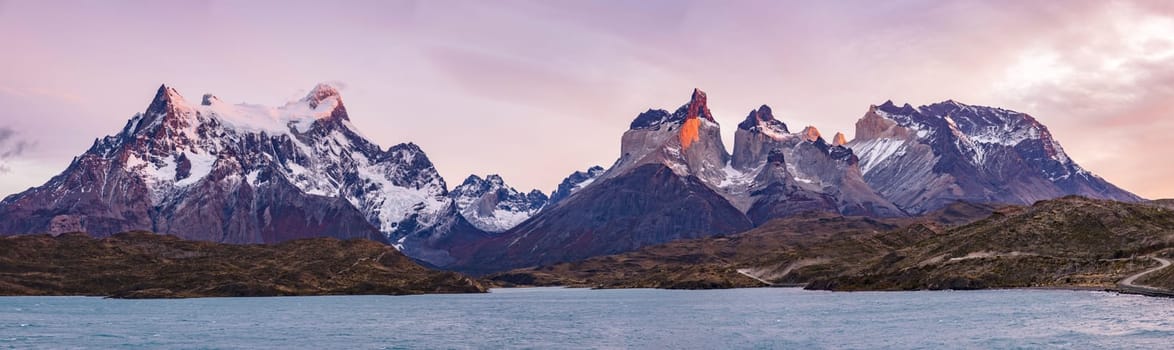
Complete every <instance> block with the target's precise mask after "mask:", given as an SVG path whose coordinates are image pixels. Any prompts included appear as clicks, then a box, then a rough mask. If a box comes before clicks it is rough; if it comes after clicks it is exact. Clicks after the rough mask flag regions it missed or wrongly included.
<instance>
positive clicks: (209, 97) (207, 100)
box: [200, 94, 220, 106]
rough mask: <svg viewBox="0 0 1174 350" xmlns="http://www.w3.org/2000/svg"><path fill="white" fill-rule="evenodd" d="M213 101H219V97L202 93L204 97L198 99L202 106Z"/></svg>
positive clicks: (208, 104) (209, 104)
mask: <svg viewBox="0 0 1174 350" xmlns="http://www.w3.org/2000/svg"><path fill="white" fill-rule="evenodd" d="M214 103H220V98H219V97H216V95H213V94H204V98H203V99H201V101H200V105H204V106H211V105H212V104H214Z"/></svg>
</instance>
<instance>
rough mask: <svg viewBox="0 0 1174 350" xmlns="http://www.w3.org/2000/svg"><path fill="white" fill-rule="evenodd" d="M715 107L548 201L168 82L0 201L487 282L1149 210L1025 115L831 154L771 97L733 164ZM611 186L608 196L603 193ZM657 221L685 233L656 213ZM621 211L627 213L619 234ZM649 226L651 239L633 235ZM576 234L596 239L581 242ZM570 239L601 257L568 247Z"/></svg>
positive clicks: (955, 113)
mask: <svg viewBox="0 0 1174 350" xmlns="http://www.w3.org/2000/svg"><path fill="white" fill-rule="evenodd" d="M707 103H708V96H707V95H706V93H705V92H703V91H701V90H700V89H694V90H693V91H692V93H691V94H690V97H689V100H688V102H686V103H685V104H683V105H681V106H680V107H678V108H677V109H675V111H674V112H672V113H670V112H668V111H667V110H664V109H649V110H648V111H646V112H643V113H639V114H638V115H637V116H636V117H635V118H634V119H633V120H632V122H631V123H630V125H629V129H628V130H627V131H626V132H624V134H623V135H622V137H621V142H620V143H621V145H620V146H621V147H620V155H619V157H618V158H617V160H616V161H615V163H614V164H613V165H612V166H610V167H607V168H604V167H599V166H594V167H590V168H588V169H587V170H586V171H577V172H575V173H572V174H571V175H570V176H568V177H567V178H566V179H565V180H564V181H563V182H562V183H561V184H559V185H558V187H557V188H556V189H555V191H553V192H551V193H550V195H547V194H546V193H543V192H542V191H538V190H531V191H529V192H525V191H520V190H517V189H515V188H513V187H510V186H508V185H507V184H506V183H505V181H504V179H502V178H501V177H500V176H497V175H487V176H486V177H484V178H482V177H480V176H477V175H470V176H469V177H467V178H466V179H465V181H463V182H462V183H461V184H460V185H458V186H455V187H453V188H452V189H451V190H450V189H449V188H448V184H447V183H446V182H445V179H444V178H443V177H442V176H441V175H440V174H439V172H438V171H437V170H436V169H435V167H434V166H433V163H432V161H431V160H430V159H429V158H428V157H427V155H426V154H425V152H424V151H423V150H422V149H421V148H420V147H419V146H417V145H415V144H413V143H411V142H406V143H400V144H397V145H393V146H391V147H387V148H382V147H380V146H379V145H377V144H375V143H374V142H372V141H370V140H369V139H367V138H366V137H364V136H362V134H361V133H359V132H358V130H357V129H356V128H355V127H354V125H353V124H351V123H350V116H349V115H348V113H347V111H346V107H345V105H344V104H343V99H342V96H341V93H340V92H339V91H338V89H336V88H334V87H333V86H331V85H328V84H318V85H316V86H315V87H314V88H313V89H312V90H311V91H310V92H309V93H308V94H307V95H306V96H305V97H303V98H301V99H298V100H295V101H291V102H289V103H287V104H285V105H284V106H280V107H265V106H256V105H247V104H236V105H232V104H228V103H225V102H223V101H222V100H221V99H220V98H218V97H216V96H215V95H212V94H205V95H204V96H203V98H202V99H201V100H200V103H199V104H198V105H195V104H192V103H190V102H188V100H186V99H185V98H184V97H183V96H182V95H181V94H180V93H179V92H178V91H177V90H176V89H174V88H172V87H169V86H167V85H161V86H160V87H159V89H158V90H157V91H156V94H155V96H154V98H153V99H152V100H151V103H150V104H149V106H148V107H147V109H146V111H144V112H142V113H138V114H136V115H135V116H133V117H132V118H130V119H129V120H128V121H127V123H126V125H125V126H124V127H123V129H122V130H121V131H120V132H118V133H116V134H113V135H109V136H106V137H104V138H99V139H96V140H95V142H94V144H93V145H92V146H91V147H90V148H89V149H88V150H87V151H86V152H85V153H83V154H82V155H81V156H79V157H77V158H75V159H74V161H73V162H72V163H71V164H70V166H69V167H68V168H66V170H65V171H63V172H62V173H61V174H59V175H57V176H54V177H53V178H52V179H50V180H49V181H48V182H46V184H44V185H42V186H38V187H35V188H32V189H29V190H27V191H25V192H21V193H18V194H13V195H10V196H8V197H6V198H5V199H4V200H3V201H0V234H12V233H31V232H68V231H89V232H92V233H94V234H96V235H98V236H103V235H108V234H112V233H114V232H122V231H129V230H151V231H156V232H161V233H173V234H178V235H180V236H182V237H184V238H192V239H200V240H210V241H217V242H230V243H277V242H281V241H285V240H290V239H297V238H306V237H317V236H332V237H338V238H368V239H374V240H379V241H383V242H386V243H389V244H392V245H394V246H395V247H397V248H398V249H400V250H402V251H403V252H405V254H408V255H409V256H411V257H413V258H415V259H418V260H420V261H423V262H425V263H428V264H430V265H433V266H439V267H444V268H454V269H479V270H482V271H489V269H507V268H514V267H521V266H528V265H529V264H537V263H552V262H560V261H558V260H560V259H561V260H565V259H580V258H583V257H586V256H590V255H591V254H604V253H616V252H618V251H617V249H619V250H632V249H636V248H639V247H640V246H642V245H646V244H656V243H663V242H664V241H667V240H673V239H679V238H696V237H701V236H707V235H714V234H725V233H733V232H734V231H737V230H745V229H748V228H750V227H754V226H758V225H761V224H764V223H766V222H768V221H770V220H772V219H776V218H784V217H789V216H795V215H802V214H804V213H808V212H813V211H814V212H827V213H834V214H837V215H863V216H870V217H903V216H909V215H916V214H920V213H924V212H926V211H931V210H935V209H938V208H941V207H943V206H945V205H948V203H952V202H953V201H957V200H967V201H975V202H984V203H1009V204H1029V203H1024V202H1027V201H1031V200H1035V199H1047V198H1054V197H1058V196H1062V195H1070V194H1082V195H1089V196H1093V197H1106V198H1112V199H1118V200H1125V201H1140V200H1141V198H1140V197H1137V196H1136V195H1133V194H1131V193H1129V192H1127V191H1124V190H1121V189H1120V188H1117V187H1116V186H1113V185H1112V184H1110V183H1108V182H1107V181H1104V180H1103V179H1100V178H1099V177H1097V176H1096V175H1093V174H1091V173H1090V172H1088V171H1087V170H1084V169H1083V168H1081V167H1080V166H1079V165H1076V163H1075V162H1074V161H1073V160H1071V158H1069V157H1068V156H1067V154H1066V153H1064V151H1063V148H1062V147H1061V146H1060V145H1059V142H1058V141H1056V140H1054V139H1052V138H1051V135H1050V133H1049V132H1048V130H1047V128H1046V127H1045V126H1043V124H1041V123H1039V122H1038V121H1037V120H1035V119H1034V118H1033V117H1031V116H1029V115H1026V114H1023V113H1018V112H1014V111H1009V110H1004V109H999V108H991V107H982V106H971V105H966V104H962V103H959V102H956V101H952V100H947V101H944V102H941V103H935V104H931V105H926V106H922V107H913V106H911V105H909V104H904V105H903V106H897V105H896V104H895V103H893V102H891V101H888V102H886V103H882V104H881V105H873V106H871V107H870V108H869V111H868V112H867V113H866V114H865V115H864V117H862V118H861V119H860V120H859V121H858V122H857V130H856V137H855V138H854V139H852V140H850V141H849V140H846V137H845V136H844V135H843V134H842V133H837V134H836V136H834V137H833V138H832V139H831V142H829V141H828V140H825V139H824V137H823V135H822V134H821V133H820V131H819V130H818V129H817V128H816V127H815V126H806V127H804V128H803V129H802V130H801V131H798V132H794V133H792V132H791V131H790V129H789V128H788V126H787V124H786V123H785V122H783V121H782V120H780V119H779V118H777V117H776V116H774V115H773V111H772V110H771V108H770V107H769V106H767V105H762V106H760V107H758V108H755V109H752V110H751V111H750V112H749V114H748V115H747V116H746V118H744V119H743V120H742V121H741V122H740V123H738V124H737V125H736V130H735V137H734V147H733V151H732V152H731V151H730V150H729V149H727V148H726V147H725V145H724V144H723V141H722V138H721V131H720V124H719V123H718V122H717V119H715V117H714V115H713V114H712V112H711V111H710V109H709V107H708V105H707ZM1023 169H1026V170H1023ZM975 174H977V175H975ZM605 184H608V185H606V186H608V187H607V188H609V190H607V191H603V190H597V189H595V188H599V187H601V186H605ZM619 184H624V185H619ZM905 184H911V185H905ZM640 186H645V187H648V188H662V189H665V190H667V191H669V192H667V193H649V192H647V189H646V188H639V187H640ZM608 191H610V193H609V192H608ZM674 191H675V192H674ZM625 196H627V197H625ZM584 198H590V199H584ZM619 198H628V200H635V199H636V198H642V199H639V200H642V201H647V200H652V199H654V198H655V199H656V201H660V202H663V203H691V204H689V205H698V207H697V208H701V209H698V210H700V211H699V214H701V215H700V216H697V217H687V216H679V214H680V213H676V212H674V210H675V209H674V208H671V207H667V206H664V205H657V204H655V203H636V204H632V205H628V204H624V205H617V204H614V202H615V201H617V200H619ZM663 203H661V204H663ZM681 205H684V204H681ZM684 209H685V212H688V210H689V209H694V208H692V207H685V208H684ZM554 212H558V213H561V214H559V215H554V214H551V213H554ZM584 213H596V214H595V215H602V216H599V217H585V216H584V215H587V214H584ZM650 213H664V215H670V214H669V213H672V214H671V215H670V216H668V217H676V218H678V220H684V221H682V222H687V223H688V224H686V225H684V226H681V225H679V223H675V222H671V220H660V221H656V222H648V221H645V220H640V219H639V218H641V217H642V216H645V215H653V214H650ZM657 215H660V214H657ZM673 215H677V216H673ZM686 218H687V219H686ZM613 219H614V220H619V221H616V222H614V223H611V224H608V223H609V221H610V220H613ZM619 222H625V224H622V225H620V224H616V223H619ZM624 225H631V226H624ZM635 227H641V230H645V231H646V232H652V233H654V234H652V235H651V236H646V237H642V238H636V236H633V235H632V234H631V232H632V230H633V228H635ZM575 232H578V233H575ZM576 235H578V236H576ZM544 236H549V237H550V239H546V238H542V237H544ZM572 236H574V237H572ZM580 236H581V237H580ZM558 237H562V238H558ZM576 237H578V238H576ZM591 237H594V238H591ZM601 237H609V238H601ZM576 240H580V241H581V242H594V243H591V244H593V246H590V247H587V246H582V245H576V244H580V243H576V244H571V243H569V242H575V241H576ZM519 242H522V243H519ZM527 242H528V243H527ZM625 242H626V243H625ZM516 244H523V245H525V244H538V245H535V246H528V247H525V248H521V247H514V245H516ZM572 246H576V247H579V248H575V249H581V250H582V252H587V253H584V254H586V255H584V254H580V253H574V254H562V253H555V252H553V251H555V250H566V249H571V247H572ZM507 247H508V249H507ZM478 249H480V250H484V251H487V252H488V251H493V252H514V253H510V254H515V255H514V256H510V257H500V256H494V257H491V256H487V255H486V253H484V252H482V253H477V252H476V250H478ZM534 252H539V253H534ZM487 261H493V262H494V264H498V263H499V264H501V265H500V266H492V265H493V264H485V262H487Z"/></svg>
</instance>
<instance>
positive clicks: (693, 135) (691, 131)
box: [681, 117, 701, 149]
mask: <svg viewBox="0 0 1174 350" xmlns="http://www.w3.org/2000/svg"><path fill="white" fill-rule="evenodd" d="M700 128H701V119H698V118H697V117H693V118H689V119H685V124H683V125H681V148H682V149H689V146H690V145H692V144H693V142H694V141H697V140H700V139H701V137H700V136H698V135H697V131H698V129H700Z"/></svg>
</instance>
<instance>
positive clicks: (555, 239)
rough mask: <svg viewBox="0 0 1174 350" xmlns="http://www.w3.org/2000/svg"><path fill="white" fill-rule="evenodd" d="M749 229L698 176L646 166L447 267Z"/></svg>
mask: <svg viewBox="0 0 1174 350" xmlns="http://www.w3.org/2000/svg"><path fill="white" fill-rule="evenodd" d="M750 227H751V225H750V222H749V220H746V218H745V216H744V215H742V213H741V212H739V211H738V209H736V208H734V207H733V206H731V205H730V204H729V203H728V202H726V201H725V199H723V198H722V196H721V195H719V194H717V193H716V192H714V191H713V190H712V189H710V188H709V187H708V186H706V185H705V184H704V183H702V182H701V180H700V179H698V178H697V177H695V176H679V175H677V174H675V173H673V171H672V169H669V168H668V167H666V166H664V165H657V164H648V165H643V166H640V167H637V168H636V169H635V170H633V171H632V172H630V173H627V174H624V175H621V176H617V177H614V178H610V179H607V180H603V182H601V183H598V184H593V185H591V186H589V187H587V188H584V189H583V190H582V191H581V192H579V193H578V194H576V195H574V196H572V197H571V198H569V199H567V200H566V201H565V202H564V203H562V204H561V205H559V206H556V207H553V208H550V209H549V210H546V211H543V212H541V213H539V214H538V215H536V216H535V217H534V218H532V219H530V220H528V221H526V222H524V223H522V224H521V225H520V226H518V227H516V228H514V229H512V230H510V231H508V232H506V233H505V234H503V235H502V236H500V237H494V238H492V239H489V240H486V241H483V242H480V244H477V245H475V246H471V247H467V248H463V249H460V250H463V251H464V253H465V254H467V255H465V256H466V257H465V258H463V259H461V261H460V262H458V263H457V264H455V265H453V266H452V268H455V269H457V270H459V271H470V272H478V273H484V272H491V271H501V270H505V269H510V268H515V267H522V266H531V265H541V264H549V263H555V262H563V261H573V260H578V259H583V258H587V257H591V256H597V255H605V254H612V253H618V252H623V251H630V250H634V249H637V248H639V247H642V246H646V245H650V244H657V243H663V242H668V241H671V240H676V239H683V238H697V237H705V236H711V235H717V234H727V233H734V232H739V231H743V230H746V229H749V228H750ZM458 255H461V254H458Z"/></svg>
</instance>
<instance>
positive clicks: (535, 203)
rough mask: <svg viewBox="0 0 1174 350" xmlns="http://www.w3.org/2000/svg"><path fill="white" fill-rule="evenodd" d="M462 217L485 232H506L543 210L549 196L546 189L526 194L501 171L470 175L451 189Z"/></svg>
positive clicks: (450, 194) (452, 196)
mask: <svg viewBox="0 0 1174 350" xmlns="http://www.w3.org/2000/svg"><path fill="white" fill-rule="evenodd" d="M449 197H450V198H452V199H453V202H454V203H455V205H456V206H457V210H458V211H459V212H460V214H461V216H463V217H464V218H465V220H467V221H469V223H471V224H473V226H474V227H476V228H478V229H480V230H482V231H485V232H494V233H496V232H503V231H505V230H508V229H510V228H512V227H514V226H517V225H518V224H519V223H521V222H522V221H525V220H526V219H528V218H530V216H532V215H534V214H535V213H537V212H538V211H539V210H542V208H543V207H545V206H546V205H547V202H548V201H549V198H547V196H546V194H544V193H542V191H538V190H532V191H530V192H528V193H522V192H519V191H518V190H516V189H514V188H513V187H509V186H508V185H506V184H505V180H503V179H502V178H501V176H499V175H497V174H492V175H488V176H486V177H485V178H484V179H482V178H481V177H479V176H477V175H469V177H468V178H465V181H464V182H462V183H461V185H459V186H457V187H455V188H453V189H452V191H449Z"/></svg>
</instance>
